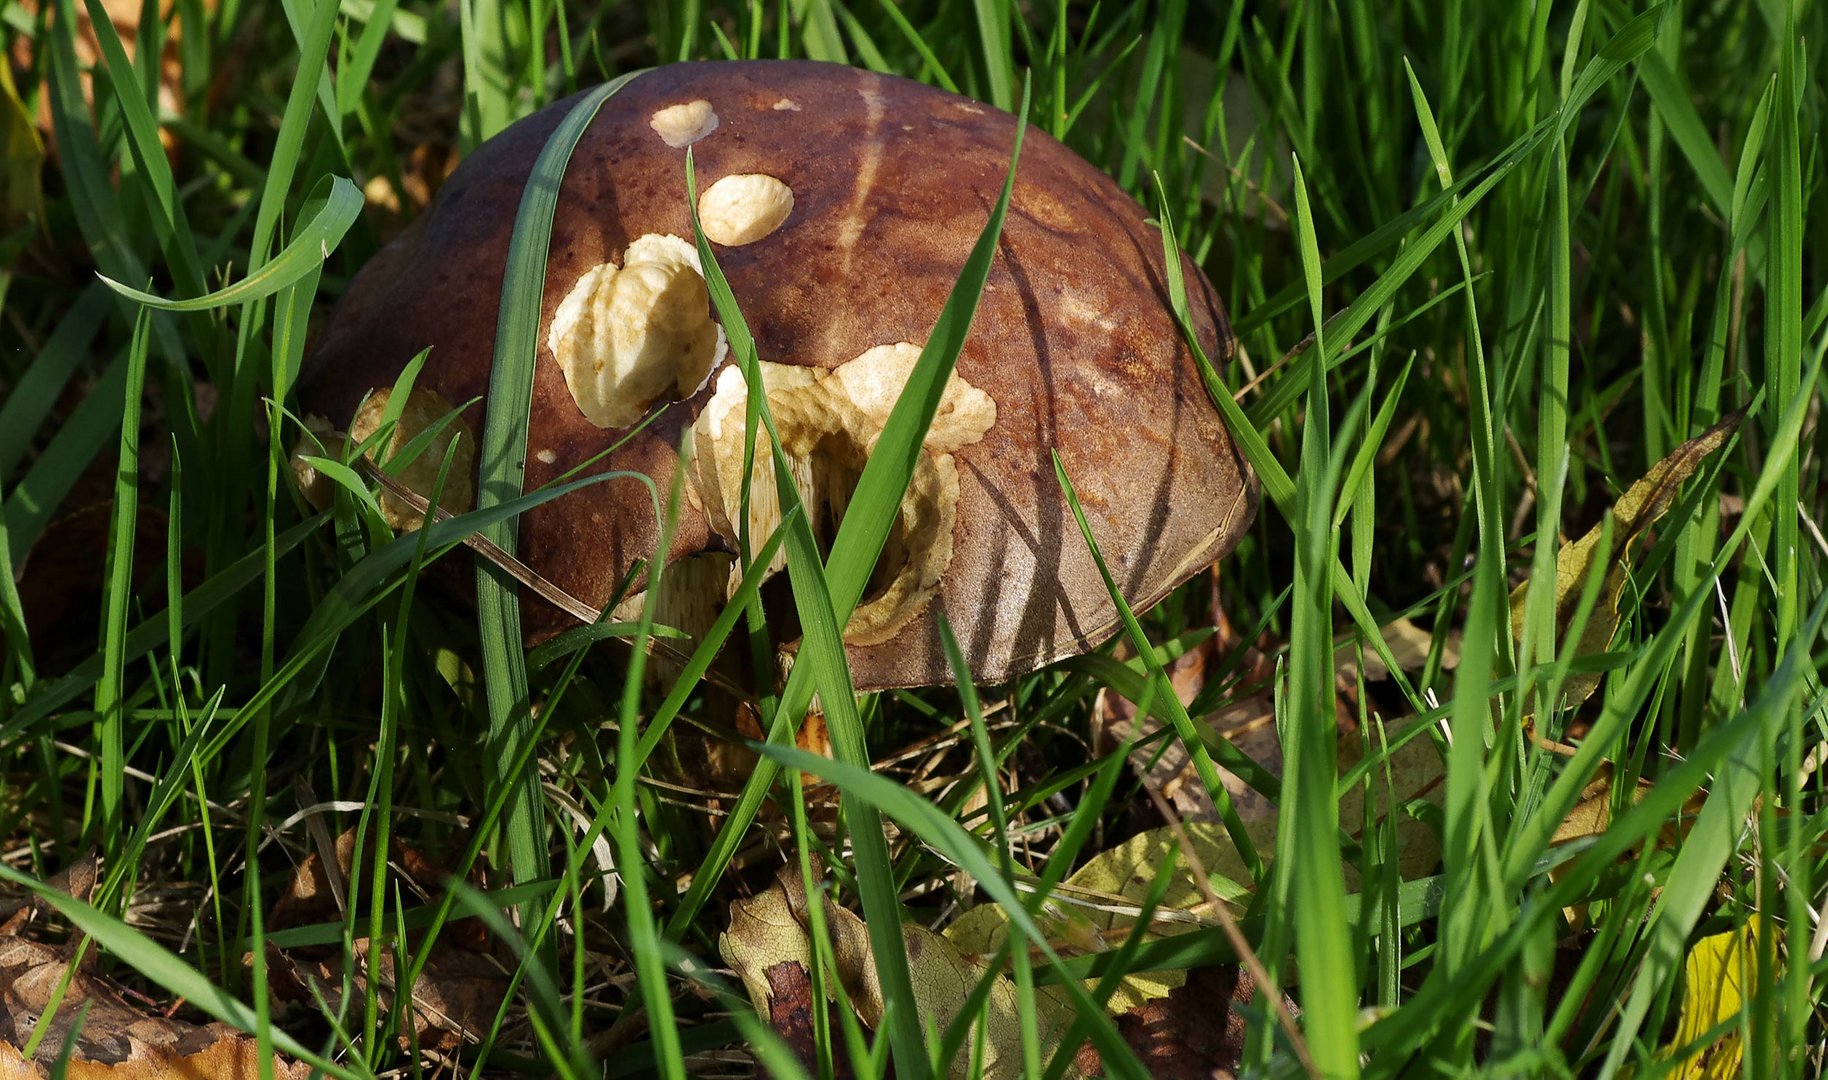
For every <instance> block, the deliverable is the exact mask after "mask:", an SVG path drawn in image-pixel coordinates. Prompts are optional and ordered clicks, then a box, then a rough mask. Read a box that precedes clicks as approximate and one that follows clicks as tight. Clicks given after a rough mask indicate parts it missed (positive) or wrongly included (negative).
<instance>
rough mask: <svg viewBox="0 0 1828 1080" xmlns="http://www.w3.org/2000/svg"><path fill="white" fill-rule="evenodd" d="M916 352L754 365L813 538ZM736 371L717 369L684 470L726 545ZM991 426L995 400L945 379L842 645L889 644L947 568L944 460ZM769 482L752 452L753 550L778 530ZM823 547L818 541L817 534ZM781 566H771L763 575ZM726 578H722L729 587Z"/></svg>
mask: <svg viewBox="0 0 1828 1080" xmlns="http://www.w3.org/2000/svg"><path fill="white" fill-rule="evenodd" d="M919 355H920V350H919V349H918V348H917V347H916V346H914V345H910V344H908V343H906V342H902V343H899V344H895V345H884V346H878V347H876V348H873V349H870V350H869V351H868V352H865V353H863V354H862V355H861V356H859V357H857V358H856V359H854V360H851V361H849V362H848V363H845V364H842V365H840V366H839V367H838V368H836V369H834V370H833V371H830V372H826V373H818V372H815V371H813V370H812V369H809V368H803V367H795V366H791V365H786V364H773V363H768V362H766V361H763V362H762V364H761V373H762V383H763V386H764V388H765V391H766V393H767V395H768V407H769V411H770V412H771V413H772V414H773V416H774V422H775V428H776V430H777V431H778V432H779V433H780V437H781V447H782V449H783V450H784V451H785V453H786V455H787V458H788V461H789V466H790V472H791V474H792V476H793V481H794V486H795V487H796V489H797V490H798V493H799V497H800V500H801V502H803V503H804V504H805V505H806V508H807V511H808V517H809V520H810V521H812V522H813V523H814V528H815V530H824V529H830V528H835V526H836V524H837V522H839V521H840V520H842V518H843V515H844V511H845V509H846V508H847V506H848V504H849V502H850V498H851V495H852V492H853V490H854V488H855V486H856V482H857V478H858V476H859V475H861V473H862V472H863V467H864V465H865V464H866V463H867V461H868V459H869V455H870V453H871V452H872V451H873V450H874V449H875V447H876V442H877V440H878V439H879V438H881V436H882V428H883V425H884V424H885V423H886V422H887V420H888V416H889V411H890V410H891V409H892V408H893V407H894V404H895V400H896V398H897V397H898V396H899V395H900V393H901V388H902V387H903V386H905V385H906V383H907V378H908V374H909V373H910V372H911V371H912V370H913V366H914V361H915V360H916V359H918V358H919ZM747 394H748V388H747V385H746V384H745V382H744V381H743V377H742V374H741V373H740V372H738V371H737V370H736V369H734V368H730V369H726V370H725V372H724V373H723V375H721V376H720V377H719V378H718V381H717V390H716V392H715V393H714V394H713V395H712V397H711V400H710V402H709V403H708V404H707V405H706V406H705V409H704V411H703V412H702V413H700V414H699V418H698V421H697V423H696V424H695V425H694V427H693V436H694V437H693V453H694V457H693V466H692V467H693V470H694V478H695V484H696V488H697V492H698V496H699V499H700V500H701V501H702V503H703V504H704V507H705V510H706V515H707V517H708V518H709V520H710V522H711V525H712V527H713V528H714V529H716V530H717V531H718V533H719V534H720V535H721V536H723V537H724V539H725V541H726V542H728V543H730V544H731V546H732V547H734V546H735V544H736V539H737V537H736V532H737V530H736V525H735V522H734V520H733V519H734V518H736V517H737V516H739V515H740V507H741V505H742V482H743V477H742V471H743V469H742V459H743V425H744V416H745V413H744V409H745V406H746V403H747ZM995 423H996V403H995V402H994V401H992V400H991V399H990V396H989V395H988V394H985V393H984V392H983V391H981V390H979V389H977V388H976V387H973V386H971V385H970V384H969V383H967V382H965V380H964V379H962V378H960V377H959V376H958V375H956V374H954V375H953V377H952V379H951V381H950V382H949V383H948V384H947V387H946V391H945V394H944V396H943V397H942V399H941V403H940V407H939V411H938V413H937V415H936V416H935V418H934V423H933V426H932V427H931V428H930V429H929V430H928V433H927V438H926V441H925V442H924V443H923V444H922V450H921V453H920V457H919V459H918V460H917V461H916V463H915V467H914V475H913V478H912V479H911V480H910V482H909V484H908V489H907V492H906V494H905V495H904V496H903V498H902V501H901V505H900V507H899V509H898V511H897V519H896V521H895V524H894V526H893V528H892V529H891V530H890V535H889V539H888V542H887V544H886V545H885V547H884V550H883V554H882V559H881V561H880V562H879V564H878V567H877V571H876V574H875V577H874V578H873V580H872V588H871V591H870V594H869V595H867V596H866V597H865V599H864V601H863V603H861V604H859V605H858V607H857V609H856V610H855V611H854V612H853V613H852V615H851V619H850V622H849V623H848V624H847V625H846V626H845V632H844V637H845V640H846V641H847V642H849V643H850V644H853V645H875V644H881V643H882V642H885V641H888V640H890V639H891V638H893V637H894V636H895V635H896V634H897V633H898V632H899V631H900V630H901V628H902V627H903V626H905V625H906V624H907V623H908V621H909V620H911V619H913V618H914V617H915V616H916V615H918V614H919V613H920V612H921V611H922V610H923V609H924V608H925V607H926V606H927V604H928V603H929V602H930V601H931V600H932V598H933V595H934V593H935V592H937V591H938V589H939V584H940V580H941V578H942V577H943V575H944V574H945V570H946V567H947V566H948V565H949V564H950V563H951V561H952V533H953V522H954V518H955V513H956V509H957V506H958V471H957V468H956V467H955V465H954V463H953V460H952V452H953V451H955V450H957V449H959V448H961V447H964V446H969V445H971V444H972V443H975V442H977V441H978V440H980V439H982V438H983V436H984V433H985V432H986V431H988V430H989V429H990V427H991V426H992V425H993V424H995ZM780 520H781V508H780V502H779V499H778V498H777V495H776V491H775V485H774V473H773V468H772V465H771V464H770V463H769V461H768V458H767V455H766V454H763V453H760V452H758V453H757V455H756V458H755V470H754V473H753V475H752V476H751V477H750V488H749V528H750V537H751V542H752V543H759V542H760V541H761V540H762V539H763V538H765V537H767V536H768V535H769V534H770V533H771V532H772V531H773V530H774V528H775V527H776V526H777V525H778V524H779V523H780ZM826 539H829V537H826ZM783 565H785V562H784V560H783V559H780V558H778V557H777V559H776V565H775V566H774V567H772V568H771V570H779V569H780V568H781V567H782V566H783ZM735 582H736V577H735V575H734V572H733V575H732V579H731V585H732V587H733V586H734V585H735Z"/></svg>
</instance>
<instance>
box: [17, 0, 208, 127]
mask: <svg viewBox="0 0 1828 1080" xmlns="http://www.w3.org/2000/svg"><path fill="white" fill-rule="evenodd" d="M41 2H42V0H23V2H22V3H21V4H20V5H19V7H20V8H21V9H22V11H23V12H24V14H25V15H26V16H27V17H34V18H35V17H36V16H37V13H38V8H39V6H40V3H41ZM216 4H217V0H204V2H203V5H202V9H203V10H204V11H205V12H214V11H215V8H216ZM101 6H102V10H103V11H104V12H105V13H106V14H107V16H108V22H109V23H110V24H111V25H112V26H113V27H114V32H115V33H116V34H117V35H119V37H120V39H121V48H122V50H123V51H125V52H126V54H127V59H128V60H129V61H132V62H133V63H134V65H135V66H136V67H138V66H139V61H138V60H137V59H136V58H135V56H134V53H135V50H136V49H137V48H138V45H139V29H140V15H141V13H142V8H143V5H142V3H141V0H102V5H101ZM159 6H160V7H161V8H162V9H163V15H162V19H163V22H164V27H165V41H164V45H163V50H162V51H161V53H160V55H159V88H158V100H157V101H154V102H151V103H150V104H151V105H152V106H153V108H154V110H155V111H156V112H160V113H165V112H179V111H181V109H182V106H183V104H184V101H183V91H184V68H183V64H182V63H181V61H180V60H179V54H178V40H179V38H180V37H181V36H182V32H183V27H182V23H181V22H180V21H179V19H178V17H177V5H175V4H173V3H169V2H168V3H162V4H160V5H159ZM31 45H32V38H31V37H30V35H25V34H21V35H19V36H18V37H17V38H16V39H15V40H14V42H13V59H14V60H15V61H16V62H17V63H18V64H19V66H20V67H21V68H25V69H28V70H30V69H31V68H32V66H33V60H34V58H33V57H32V55H31V51H30V50H31ZM75 45H76V62H77V67H78V69H79V70H78V72H77V79H78V81H79V82H80V83H81V84H82V95H83V101H84V102H85V103H87V104H88V105H89V106H90V107H91V108H93V107H94V105H95V79H94V77H93V76H92V75H91V74H90V71H91V69H93V68H95V67H97V66H99V65H104V64H105V63H106V61H105V59H104V58H103V56H102V47H101V42H100V40H99V39H98V38H97V37H96V31H95V24H94V23H93V22H92V21H90V19H89V8H88V5H87V4H83V3H78V4H77V5H76V34H75ZM36 123H37V126H38V130H39V131H41V132H43V133H44V134H46V135H48V134H50V133H51V106H50V95H49V94H48V93H46V94H41V95H40V96H39V102H38V115H37V117H36ZM159 142H160V143H161V144H162V145H163V146H164V147H165V153H166V155H167V156H168V157H169V156H171V155H172V154H173V153H174V151H175V150H176V149H177V139H176V138H175V137H174V136H173V135H172V133H171V129H170V128H168V127H165V126H164V125H163V124H161V125H160V127H159ZM51 154H52V156H53V157H54V156H55V155H56V146H55V144H54V143H53V145H52V147H51Z"/></svg>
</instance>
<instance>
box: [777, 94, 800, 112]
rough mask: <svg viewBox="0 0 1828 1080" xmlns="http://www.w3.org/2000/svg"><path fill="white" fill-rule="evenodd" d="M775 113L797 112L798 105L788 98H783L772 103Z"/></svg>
mask: <svg viewBox="0 0 1828 1080" xmlns="http://www.w3.org/2000/svg"><path fill="white" fill-rule="evenodd" d="M774 111H775V112H799V111H800V103H799V102H797V101H795V100H794V99H792V98H790V97H784V98H782V99H781V100H779V101H777V102H775V103H774Z"/></svg>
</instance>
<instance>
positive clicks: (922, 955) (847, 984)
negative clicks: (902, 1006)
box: [717, 866, 1072, 1078]
mask: <svg viewBox="0 0 1828 1080" xmlns="http://www.w3.org/2000/svg"><path fill="white" fill-rule="evenodd" d="M821 902H822V903H823V905H824V908H823V910H824V914H825V925H826V928H827V931H828V933H829V934H830V937H831V943H832V953H833V964H834V965H835V966H836V968H837V971H836V974H837V977H838V980H839V982H840V983H841V984H842V986H843V989H844V993H845V996H846V997H847V998H848V999H849V1001H850V1003H851V1006H852V1007H853V1008H854V1009H855V1010H856V1013H857V1017H858V1019H859V1020H861V1021H863V1023H864V1024H865V1025H867V1026H869V1027H875V1026H877V1025H878V1024H879V1023H880V1022H881V1019H882V1011H883V1000H882V990H881V985H880V983H879V982H878V981H877V976H876V964H875V960H874V958H873V956H872V954H871V951H870V943H869V929H868V927H867V926H865V925H864V922H863V920H862V919H861V918H859V917H858V916H857V915H856V914H855V913H853V912H851V911H849V910H847V909H845V908H842V907H839V906H838V905H837V904H835V903H833V902H831V900H830V899H829V898H823V897H822V898H821ZM809 918H810V916H809V914H808V912H807V899H806V891H805V887H804V884H803V883H802V881H801V879H800V872H799V869H798V868H797V867H795V866H789V867H785V868H783V870H782V871H781V873H780V874H779V875H778V876H777V879H776V883H775V885H774V886H773V887H772V888H769V889H768V890H766V891H764V892H761V893H758V894H756V895H755V896H752V897H749V898H748V899H746V900H738V901H736V902H735V903H733V904H731V905H730V926H729V929H727V930H725V931H724V932H723V933H722V934H720V935H718V939H717V948H718V952H719V953H720V954H721V955H722V956H723V958H724V961H725V962H726V963H728V964H729V965H730V966H731V967H732V968H733V969H735V971H736V973H737V975H738V977H739V978H741V979H742V982H743V987H744V989H746V990H747V991H748V992H749V1000H750V1001H751V1002H753V1003H754V1005H755V1008H756V1011H757V1012H758V1013H760V1014H762V1015H764V1016H768V1017H770V1018H771V1020H775V1021H776V1030H777V1031H781V1033H782V1035H783V1037H789V1044H790V1045H801V1044H804V1043H805V1038H804V1036H802V1035H799V1034H798V1033H797V1025H798V1024H799V1023H800V1020H801V1017H802V1016H804V1017H805V1018H806V1022H808V1023H810V1016H811V1013H810V1009H811V1003H810V996H811V995H810V990H808V991H807V992H806V995H805V997H806V1000H805V1001H804V1002H800V1001H799V1000H798V999H796V998H795V997H793V996H792V995H793V993H794V992H795V991H794V990H793V988H794V986H795V985H796V983H795V981H794V979H795V976H794V974H793V972H792V971H791V970H783V969H784V968H793V967H797V968H798V969H799V975H800V977H804V976H805V973H806V972H808V971H810V970H811V965H812V962H813V955H812V942H811V939H810V938H809V937H808V933H809V930H808V927H809V925H810V924H809V921H808V920H809ZM902 935H903V940H904V941H905V942H906V946H907V950H908V966H909V969H910V974H911V975H912V977H913V983H914V995H915V998H916V999H917V1000H918V1001H919V1002H920V1007H921V1020H922V1022H923V1023H927V1024H930V1025H932V1026H934V1027H935V1028H937V1029H940V1030H943V1029H944V1028H945V1027H946V1025H948V1024H950V1023H951V1022H952V1020H953V1018H955V1017H956V1016H957V1015H958V1014H959V1012H960V1010H961V1009H963V1007H964V1005H965V1000H966V998H967V997H969V996H970V994H971V989H972V987H973V986H975V985H976V984H977V983H978V981H979V980H980V979H982V978H983V977H984V975H985V973H986V972H987V971H988V970H989V962H988V960H987V959H986V958H984V957H968V956H966V955H964V954H963V953H962V952H960V950H959V949H958V947H957V946H956V945H954V944H953V943H952V942H951V941H949V940H948V939H947V938H946V937H944V936H942V935H940V934H935V933H933V932H931V931H929V930H927V929H925V928H923V927H919V926H914V925H906V926H903V927H902ZM1035 1002H1036V1004H1037V1006H1038V1007H1039V1010H1040V1014H1039V1016H1038V1017H1037V1019H1038V1021H1039V1029H1040V1035H1041V1044H1042V1047H1043V1052H1044V1054H1048V1053H1051V1052H1052V1047H1054V1046H1055V1045H1057V1044H1058V1043H1059V1040H1060V1038H1061V1037H1062V1035H1063V1034H1064V1032H1065V1028H1066V1024H1067V1022H1068V1021H1070V1019H1071V1017H1072V1010H1071V1007H1070V1006H1069V1005H1068V1004H1067V1003H1066V1001H1065V998H1064V996H1063V995H1062V994H1060V993H1059V991H1057V990H1048V989H1045V988H1043V989H1041V990H1039V991H1037V992H1036V995H1035ZM781 1019H785V1020H786V1021H787V1022H788V1023H789V1027H788V1028H782V1027H781V1025H780V1022H779V1021H780V1020H781ZM979 1037H980V1034H979V1031H978V1029H976V1028H974V1029H973V1031H972V1033H971V1035H970V1037H969V1038H967V1040H966V1043H965V1046H964V1048H963V1049H962V1050H961V1052H960V1054H959V1055H958V1057H957V1058H955V1059H954V1060H953V1062H952V1064H951V1068H950V1070H949V1075H952V1076H957V1077H963V1076H966V1075H975V1076H982V1077H988V1078H998V1077H1017V1076H1020V1075H1021V1074H1022V1035H1021V1013H1020V1004H1019V1002H1018V1000H1017V993H1016V987H1015V984H1014V983H1013V982H1011V981H1010V979H1009V978H1008V977H1007V976H1005V975H1002V974H998V975H994V976H992V982H991V986H990V994H989V998H988V1000H987V1002H986V1004H985V1013H984V1018H983V1024H982V1039H983V1047H982V1058H981V1063H982V1070H981V1071H980V1072H976V1073H972V1071H971V1062H972V1061H973V1060H974V1058H975V1056H976V1055H977V1054H978V1052H979V1051H978V1049H977V1047H976V1043H977V1040H978V1039H979ZM795 1040H798V1042H796V1041H795ZM808 1060H810V1059H808Z"/></svg>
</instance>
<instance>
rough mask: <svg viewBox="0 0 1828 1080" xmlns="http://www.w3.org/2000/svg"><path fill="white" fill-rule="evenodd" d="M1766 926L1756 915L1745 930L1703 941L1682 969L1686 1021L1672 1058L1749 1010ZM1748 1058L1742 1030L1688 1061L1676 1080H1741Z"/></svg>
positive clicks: (1679, 1030) (1669, 1049) (1678, 1033)
mask: <svg viewBox="0 0 1828 1080" xmlns="http://www.w3.org/2000/svg"><path fill="white" fill-rule="evenodd" d="M1767 933H1768V932H1767V930H1766V928H1765V924H1764V920H1763V919H1760V918H1759V917H1758V916H1756V915H1754V916H1752V917H1751V918H1750V919H1748V920H1746V924H1745V925H1744V926H1739V927H1734V928H1733V929H1731V930H1728V931H1727V932H1726V933H1724V934H1715V935H1714V936H1712V937H1706V938H1702V939H1701V940H1700V941H1697V942H1696V943H1695V947H1694V948H1692V949H1690V950H1689V952H1688V959H1687V960H1685V961H1684V962H1683V964H1682V975H1683V984H1684V985H1683V990H1682V1015H1681V1018H1680V1019H1679V1020H1678V1021H1677V1022H1676V1034H1675V1037H1674V1038H1673V1039H1671V1040H1670V1043H1669V1045H1668V1046H1666V1047H1664V1054H1665V1056H1668V1055H1670V1054H1674V1053H1675V1052H1676V1051H1678V1050H1681V1049H1682V1048H1684V1047H1687V1046H1690V1045H1692V1044H1693V1043H1694V1042H1696V1041H1697V1040H1698V1039H1700V1038H1702V1037H1703V1036H1704V1035H1706V1034H1707V1033H1708V1032H1709V1031H1711V1030H1713V1029H1714V1028H1716V1027H1718V1026H1719V1025H1721V1024H1723V1023H1726V1022H1727V1021H1729V1020H1732V1019H1734V1018H1735V1017H1737V1016H1738V1015H1739V1013H1740V1010H1741V1009H1742V1008H1743V1007H1744V1005H1745V999H1746V997H1747V991H1748V990H1750V989H1752V988H1754V985H1755V983H1756V982H1758V981H1760V980H1759V979H1758V975H1759V972H1758V954H1759V951H1760V945H1761V944H1766V945H1768V944H1769V943H1768V941H1765V940H1764V938H1765V936H1766V934H1767ZM1744 1056H1745V1047H1744V1045H1743V1044H1742V1040H1741V1038H1740V1034H1739V1032H1738V1031H1737V1030H1733V1031H1729V1032H1727V1033H1726V1034H1725V1035H1723V1036H1721V1037H1720V1038H1719V1039H1718V1040H1716V1041H1715V1042H1712V1043H1710V1044H1708V1045H1706V1046H1704V1047H1701V1048H1700V1049H1698V1050H1696V1051H1695V1052H1694V1053H1691V1054H1689V1055H1688V1057H1686V1058H1685V1059H1683V1061H1682V1064H1681V1065H1680V1066H1678V1067H1677V1070H1676V1072H1675V1073H1674V1076H1675V1077H1676V1080H1736V1078H1737V1077H1738V1076H1739V1073H1740V1061H1741V1059H1742V1058H1743V1057H1744Z"/></svg>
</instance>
